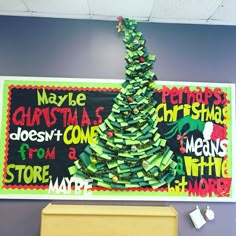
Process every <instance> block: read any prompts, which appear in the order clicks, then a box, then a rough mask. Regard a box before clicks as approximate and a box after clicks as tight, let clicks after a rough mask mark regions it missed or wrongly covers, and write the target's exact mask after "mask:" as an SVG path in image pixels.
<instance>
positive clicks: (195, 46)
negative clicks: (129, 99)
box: [0, 16, 236, 236]
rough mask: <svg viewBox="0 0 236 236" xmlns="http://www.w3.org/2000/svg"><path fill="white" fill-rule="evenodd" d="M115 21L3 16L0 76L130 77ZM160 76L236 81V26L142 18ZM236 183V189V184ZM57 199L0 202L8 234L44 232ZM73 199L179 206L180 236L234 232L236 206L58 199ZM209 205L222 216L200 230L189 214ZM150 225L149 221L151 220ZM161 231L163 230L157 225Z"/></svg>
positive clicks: (0, 223)
mask: <svg viewBox="0 0 236 236" xmlns="http://www.w3.org/2000/svg"><path fill="white" fill-rule="evenodd" d="M115 26H116V22H108V21H88V20H71V19H70V20H66V19H49V18H30V17H8V16H0V76H43V77H47V76H49V77H74V78H85V79H86V78H103V79H107V80H109V79H124V76H125V60H124V56H125V47H124V45H123V42H122V35H120V34H118V33H117V31H116V28H115ZM138 29H139V30H140V31H141V32H143V35H144V38H145V39H146V40H147V43H146V46H147V48H148V51H149V53H152V54H155V55H157V60H156V62H155V66H154V69H153V71H154V72H155V73H156V74H157V75H158V78H159V80H164V81H168V80H171V81H200V82H235V76H236V43H235V42H236V27H233V26H206V25H181V24H157V23H155V24H154V23H139V26H138ZM233 187H235V186H233ZM49 202H50V201H45V200H0V219H1V220H0V235H1V236H7V235H9V236H14V235H17V236H39V233H40V214H41V210H42V208H43V207H45V206H46V205H47V204H48V203H49ZM52 202H53V203H66V204H112V205H169V204H171V205H173V206H174V207H175V208H176V210H177V211H178V214H179V236H190V235H191V236H197V235H201V236H209V235H214V236H222V235H227V236H233V235H235V232H236V205H235V203H207V202H201V203H197V202H139V201H138V202H137V201H136V202H131V201H128V202H127V201H114V202H113V201H110V202H108V201H104V202H103V201H73V202H68V201H66V202H63V201H52ZM197 204H198V205H199V206H200V208H204V207H206V206H207V205H209V206H210V207H211V208H212V209H213V210H214V211H215V215H216V218H215V220H214V221H211V222H208V223H207V225H205V226H204V227H203V228H201V229H200V230H196V229H194V228H193V225H192V223H191V221H190V218H189V216H188V214H189V212H190V211H192V210H193V209H194V208H195V206H196V205H197ZM144 227H145V225H144ZM154 230H156V234H157V235H158V228H157V229H154Z"/></svg>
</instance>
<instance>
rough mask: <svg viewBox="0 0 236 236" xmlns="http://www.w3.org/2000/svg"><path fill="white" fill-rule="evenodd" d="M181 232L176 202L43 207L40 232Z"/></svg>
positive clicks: (113, 235) (82, 235)
mask: <svg viewBox="0 0 236 236" xmlns="http://www.w3.org/2000/svg"><path fill="white" fill-rule="evenodd" d="M151 235H153V236H154V235H155V236H177V235H178V215H177V212H176V211H175V209H174V208H173V207H172V206H107V205H104V206H103V205H54V204H49V205H47V206H46V207H45V208H44V209H43V210H42V215H41V233H40V236H151Z"/></svg>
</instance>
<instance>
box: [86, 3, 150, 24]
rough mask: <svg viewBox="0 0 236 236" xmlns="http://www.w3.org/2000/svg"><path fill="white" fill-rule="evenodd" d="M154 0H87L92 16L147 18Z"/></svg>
mask: <svg viewBox="0 0 236 236" xmlns="http://www.w3.org/2000/svg"><path fill="white" fill-rule="evenodd" d="M153 1H154V0H119V1H118V0H117V1H111V0H88V3H89V8H90V13H91V16H92V17H96V18H97V17H99V16H107V17H112V16H113V17H118V16H120V15H122V16H123V17H129V18H135V19H137V20H138V19H144V20H147V19H148V18H149V16H150V13H151V9H152V5H153Z"/></svg>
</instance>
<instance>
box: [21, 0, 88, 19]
mask: <svg viewBox="0 0 236 236" xmlns="http://www.w3.org/2000/svg"><path fill="white" fill-rule="evenodd" d="M24 1H25V3H26V5H27V6H28V8H29V9H30V10H31V11H32V12H35V13H37V12H40V13H54V14H56V13H62V14H65V15H66V14H82V15H85V14H89V9H88V4H87V0H24Z"/></svg>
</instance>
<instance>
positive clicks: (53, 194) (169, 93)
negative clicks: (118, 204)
mask: <svg viewBox="0 0 236 236" xmlns="http://www.w3.org/2000/svg"><path fill="white" fill-rule="evenodd" d="M122 83H123V81H121V80H112V79H111V80H101V79H72V78H36V77H30V78H29V77H2V78H1V93H0V94H1V100H0V109H1V128H0V137H1V141H0V198H14V199H65V200H149V201H159V200H164V201H165V200H166V201H193V200H194V201H195V200H197V201H218V202H221V201H222V202H223V201H230V202H232V201H235V187H234V186H235V184H234V180H235V176H234V171H233V169H234V160H233V159H234V158H235V147H234V146H235V145H234V143H233V140H235V134H234V133H235V132H233V131H234V130H235V85H234V84H226V83H193V82H191V83H190V82H166V81H155V89H154V93H153V99H154V100H155V103H153V104H155V106H154V108H155V109H153V108H152V109H151V111H149V114H151V113H152V114H153V117H155V119H154V120H153V119H151V120H150V119H149V118H148V117H147V119H146V120H147V124H145V125H143V124H144V122H145V119H144V120H143V121H142V122H143V123H142V126H141V127H139V128H140V129H141V130H142V132H143V133H141V135H140V134H139V135H137V134H135V133H136V131H135V130H136V129H135V128H132V132H133V133H134V135H136V136H137V137H139V139H138V140H139V142H136V140H135V139H134V138H133V139H132V138H131V140H129V141H127V140H122V135H119V137H118V133H117V137H116V133H115V132H112V131H109V132H107V133H106V137H105V139H104V140H105V141H106V142H107V143H106V144H107V145H108V146H109V145H111V147H113V150H114V149H115V150H116V152H117V155H118V157H117V158H118V159H116V161H114V160H113V159H112V161H111V160H110V159H109V154H107V153H105V152H103V151H102V150H101V148H100V149H99V147H100V146H99V147H98V146H97V145H98V138H99V137H100V136H101V137H104V134H103V133H102V131H103V130H104V124H105V125H107V126H108V127H110V126H112V127H113V125H114V127H119V126H120V125H121V126H122V125H124V126H127V129H128V128H129V126H130V125H132V124H131V123H132V122H133V121H132V122H130V124H129V122H128V121H127V117H126V118H125V119H126V121H127V122H125V121H124V120H118V121H120V122H117V121H114V122H113V120H112V119H114V116H112V117H111V116H110V115H111V113H114V112H115V113H117V114H118V113H119V115H120V114H121V113H122V105H121V106H120V107H119V106H117V104H116V106H115V105H114V101H116V99H117V97H119V94H120V92H121V89H122V86H121V85H122ZM129 99H130V98H129ZM119 102H120V103H121V101H118V104H119ZM128 102H130V103H132V99H130V101H128ZM140 103H143V100H142V101H141V102H140ZM147 106H148V104H147ZM136 112H137V113H138V112H141V111H134V114H132V115H133V116H134V118H133V120H138V118H137V119H136V118H135V116H136V115H137V114H136ZM124 114H125V115H127V114H126V113H124ZM108 117H110V121H109V122H108ZM118 123H119V124H118ZM137 123H138V122H137ZM150 124H151V125H152V127H153V132H152V131H150V132H151V133H152V134H153V137H154V138H152V137H151V139H154V141H153V140H152V141H153V142H154V144H155V145H156V146H155V147H156V149H155V148H152V149H149V150H148V149H147V148H146V146H145V140H146V139H145V137H149V136H146V133H145V129H146V128H145V127H148V126H150ZM135 127H138V126H135ZM104 132H105V131H104ZM132 132H131V133H132ZM147 135H150V133H148V134H147ZM142 137H143V138H142ZM114 140H115V141H117V142H118V143H119V145H114V143H113V144H112V142H113V141H114ZM155 142H156V143H155ZM141 143H142V145H140V144H141ZM126 146H130V147H131V150H129V151H127V150H125V151H124V147H126ZM117 147H118V148H120V149H119V150H117V149H116V148H117ZM160 147H161V150H160ZM88 148H92V150H93V151H97V153H100V154H101V155H100V156H99V155H97V158H98V160H99V162H96V161H95V160H92V159H90V160H89V161H88V158H89V154H88V153H89V151H88ZM145 148H146V149H145ZM141 149H142V150H141ZM154 149H155V150H154ZM109 150H110V151H111V149H109ZM162 150H164V151H162ZM122 152H123V153H125V155H123V156H122V154H120V153H122ZM84 153H86V155H87V156H86V155H84ZM127 153H128V154H127ZM130 153H131V154H132V153H133V155H134V156H135V155H139V156H138V157H139V158H140V160H138V162H137V163H140V164H137V163H136V164H133V166H132V168H131V167H130V166H129V168H127V166H128V164H127V162H126V160H129V159H130V158H131V156H129V154H130ZM141 153H143V154H141ZM156 153H158V155H157V154H156ZM91 155H92V154H91ZM111 156H112V154H111ZM146 156H149V157H150V158H148V159H145V158H146ZM86 158H87V159H86ZM102 158H104V159H103V161H101V159H102ZM114 158H115V157H114ZM120 158H123V159H122V160H121V159H120ZM127 158H128V159H127ZM135 158H137V157H136V156H135ZM88 162H89V163H88ZM86 163H88V165H86ZM153 163H155V165H154V164H153ZM157 163H158V164H157ZM115 165H116V166H117V167H116V168H119V171H120V172H119V171H118V173H120V176H122V178H123V180H122V181H120V182H119V180H120V179H121V177H120V176H115V175H114V174H113V175H112V173H114V172H112V171H111V172H109V174H107V175H106V173H108V172H107V171H108V170H109V171H110V170H112V169H113V168H114V166H115ZM150 166H152V168H151V167H150ZM154 167H155V168H154ZM122 168H123V169H122ZM87 169H88V170H91V171H93V173H94V174H93V175H91V176H87V175H85V174H83V173H86V174H87V173H90V172H89V171H88V170H87ZM154 169H155V171H156V172H154ZM101 170H102V171H101ZM135 171H136V172H135ZM152 171H153V172H152ZM158 171H159V172H158ZM131 172H132V173H131ZM134 172H135V173H134ZM146 172H147V173H149V174H148V175H147V176H144V177H142V175H143V173H146ZM81 173H82V174H81ZM91 173H92V172H91ZM96 173H97V174H96ZM98 173H99V174H98ZM101 173H102V174H103V173H105V174H104V176H102V177H101V175H102V174H101ZM156 173H159V175H158V174H156ZM131 174H132V175H133V176H138V177H140V176H141V177H142V178H143V182H142V183H143V185H142V183H140V182H138V180H137V179H138V177H137V178H135V177H132V178H129V176H131ZM127 176H128V177H127ZM110 177H111V178H110ZM109 178H110V179H109ZM107 179H108V180H107ZM95 180H96V181H95ZM103 180H104V182H103ZM149 180H150V181H149ZM109 181H110V182H109ZM135 181H136V182H135ZM145 181H147V182H148V181H149V182H148V183H149V185H148V186H147V185H145V183H146V182H145ZM116 183H120V184H119V185H118V184H116Z"/></svg>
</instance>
